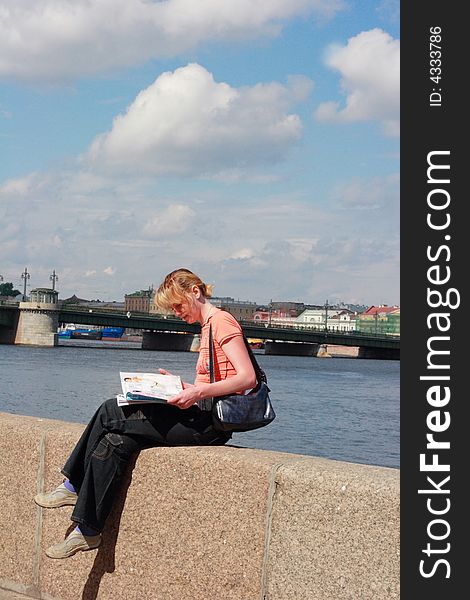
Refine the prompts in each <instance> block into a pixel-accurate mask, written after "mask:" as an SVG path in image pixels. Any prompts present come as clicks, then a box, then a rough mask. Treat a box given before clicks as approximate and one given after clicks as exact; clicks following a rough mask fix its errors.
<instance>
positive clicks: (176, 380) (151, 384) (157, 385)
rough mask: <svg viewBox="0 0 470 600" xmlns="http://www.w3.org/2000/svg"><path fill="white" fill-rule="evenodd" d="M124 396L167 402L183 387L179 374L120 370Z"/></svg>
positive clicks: (128, 398)
mask: <svg viewBox="0 0 470 600" xmlns="http://www.w3.org/2000/svg"><path fill="white" fill-rule="evenodd" d="M119 375H120V378H121V387H122V392H123V395H124V398H125V399H126V400H127V401H131V400H139V399H142V400H150V401H151V400H154V401H163V402H166V401H167V400H168V399H169V398H171V397H172V396H175V395H176V394H178V393H179V392H181V390H182V389H183V384H182V382H181V377H180V376H179V375H163V374H161V373H138V372H122V371H121V372H120V373H119Z"/></svg>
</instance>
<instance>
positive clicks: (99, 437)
mask: <svg viewBox="0 0 470 600" xmlns="http://www.w3.org/2000/svg"><path fill="white" fill-rule="evenodd" d="M230 437H231V436H230V434H225V433H218V432H216V431H214V429H213V428H212V417H211V415H210V413H205V412H202V411H200V409H199V408H198V407H196V406H194V407H191V408H190V409H187V410H181V409H179V408H177V407H175V406H170V405H163V404H148V405H143V404H139V405H133V406H126V407H119V406H117V402H116V399H115V398H112V399H110V400H107V401H106V402H104V403H103V404H102V405H101V406H100V407H99V409H98V410H97V411H96V412H95V414H94V416H93V417H92V419H91V421H90V423H89V424H88V426H87V427H86V429H85V430H84V432H83V434H82V436H81V437H80V440H79V441H78V443H77V445H76V446H75V448H74V450H73V451H72V454H71V455H70V458H69V459H68V460H67V462H66V464H65V465H64V468H63V469H62V473H63V474H64V475H65V476H66V477H67V478H68V479H69V480H70V481H71V483H72V485H73V486H74V487H75V489H76V490H77V493H78V495H77V500H76V504H75V508H74V510H73V513H72V516H71V518H72V520H73V521H75V522H77V523H78V524H79V526H80V525H81V526H83V528H84V530H85V539H83V536H82V537H81V538H78V537H77V534H76V533H75V532H73V533H72V534H71V535H70V536H69V538H71V539H69V538H67V539H66V540H65V541H64V542H61V543H60V544H57V545H55V546H52V547H51V548H49V549H48V550H47V551H46V552H47V554H48V555H49V556H51V557H53V558H65V557H66V556H71V554H72V553H75V552H76V551H78V550H86V549H91V548H96V547H98V545H99V543H100V541H101V540H100V538H99V536H95V537H94V538H91V537H90V538H86V535H87V533H86V531H88V530H94V531H95V532H97V533H98V532H101V531H102V530H103V528H104V524H105V521H106V518H107V517H108V515H109V513H110V512H111V509H112V504H113V500H114V498H115V497H116V492H117V491H118V489H119V486H120V483H121V481H122V478H123V475H124V473H125V471H126V468H127V465H128V464H129V461H130V459H131V458H132V457H133V456H134V455H135V453H136V452H138V451H139V450H141V449H143V448H149V447H153V446H163V445H165V446H183V445H220V444H224V443H226V442H227V441H228V440H229V439H230ZM79 535H81V534H79ZM74 536H75V537H74ZM72 538H73V539H72ZM75 538H76V539H75ZM90 540H91V545H90Z"/></svg>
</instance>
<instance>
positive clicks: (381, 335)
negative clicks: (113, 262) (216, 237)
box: [61, 305, 400, 341]
mask: <svg viewBox="0 0 470 600" xmlns="http://www.w3.org/2000/svg"><path fill="white" fill-rule="evenodd" d="M66 311H70V312H83V313H90V312H92V313H94V314H96V315H97V314H100V313H103V314H108V315H109V314H114V315H116V316H118V315H119V316H126V314H127V313H126V312H122V311H120V310H119V311H118V310H116V309H113V308H99V309H94V308H89V307H83V306H80V305H66V306H64V307H62V308H61V312H66ZM131 314H132V316H133V317H146V318H148V317H155V318H158V319H165V320H168V321H175V322H178V323H180V322H181V321H182V319H180V318H179V317H175V316H173V315H171V314H167V313H156V312H155V313H149V312H141V311H134V310H133V311H131ZM239 323H240V325H241V326H242V327H246V328H250V327H264V328H266V329H271V330H273V331H279V330H281V331H282V330H286V331H293V330H295V331H306V332H309V331H311V332H315V333H326V334H328V335H340V336H351V337H358V336H359V337H368V338H374V339H383V340H391V339H392V340H398V341H399V340H400V334H396V333H387V332H379V331H377V332H375V331H358V330H356V329H353V330H348V331H345V330H340V329H335V328H328V329H326V328H325V327H324V326H323V327H317V326H315V325H313V326H312V325H308V324H296V323H282V324H279V323H276V322H271V323H266V322H264V321H250V320H246V319H239Z"/></svg>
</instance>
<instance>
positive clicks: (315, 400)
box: [0, 340, 400, 468]
mask: <svg viewBox="0 0 470 600" xmlns="http://www.w3.org/2000/svg"><path fill="white" fill-rule="evenodd" d="M256 356H257V359H258V362H259V363H260V365H261V367H262V368H263V369H264V370H265V371H266V374H267V376H268V384H269V387H270V388H271V394H270V396H271V400H272V402H273V405H274V408H275V411H276V414H277V418H276V419H275V420H274V421H273V422H272V423H271V424H270V425H269V426H268V427H265V428H262V429H258V430H256V431H251V432H246V433H236V434H234V435H233V438H232V441H231V443H233V444H234V445H237V446H244V447H250V448H258V449H263V450H277V451H281V452H290V453H298V454H305V455H310V456H321V457H325V458H331V459H334V460H342V461H348V462H355V463H363V464H370V465H380V466H386V467H395V468H399V466H400V459H399V446H400V432H399V416H400V415H399V373H400V363H399V361H393V360H365V359H352V358H313V357H302V356H265V355H264V354H263V352H262V351H260V352H256ZM196 360H197V353H196V352H163V351H147V350H141V349H140V344H139V343H132V342H100V341H96V342H92V341H89V340H84V341H79V340H74V341H71V340H70V341H69V340H64V341H61V342H60V345H59V346H57V347H55V348H33V347H25V346H14V345H0V411H3V412H9V413H15V414H24V415H32V416H38V417H45V418H50V419H60V420H64V421H75V422H79V423H87V422H88V419H89V418H90V416H91V415H92V413H93V412H94V411H95V409H96V408H97V407H98V406H99V404H100V403H101V402H102V401H103V400H105V399H107V398H110V397H111V396H113V395H115V394H117V393H119V392H120V382H119V371H150V372H152V371H153V372H154V371H156V370H157V369H158V368H159V367H161V368H164V369H166V370H168V371H170V372H173V373H175V374H179V375H181V376H182V378H183V380H186V381H193V379H194V372H195V366H196Z"/></svg>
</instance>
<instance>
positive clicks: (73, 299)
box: [62, 294, 90, 304]
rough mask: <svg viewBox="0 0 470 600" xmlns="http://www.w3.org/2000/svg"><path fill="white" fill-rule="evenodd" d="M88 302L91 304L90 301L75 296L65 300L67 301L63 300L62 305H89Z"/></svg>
mask: <svg viewBox="0 0 470 600" xmlns="http://www.w3.org/2000/svg"><path fill="white" fill-rule="evenodd" d="M88 302H90V300H85V299H84V298H79V297H78V296H76V295H75V294H74V295H73V296H70V297H69V298H65V300H62V304H88Z"/></svg>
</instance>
